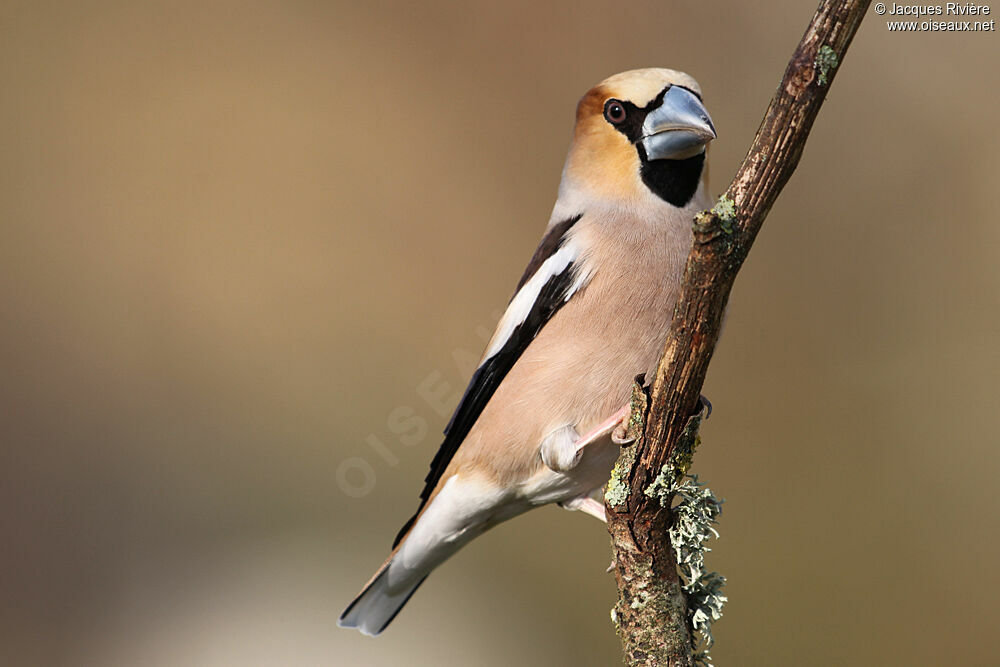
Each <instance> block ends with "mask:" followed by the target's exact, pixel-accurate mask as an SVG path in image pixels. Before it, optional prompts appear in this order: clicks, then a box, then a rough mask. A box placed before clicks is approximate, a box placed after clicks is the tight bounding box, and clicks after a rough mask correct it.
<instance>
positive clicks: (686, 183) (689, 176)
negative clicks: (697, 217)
mask: <svg viewBox="0 0 1000 667" xmlns="http://www.w3.org/2000/svg"><path fill="white" fill-rule="evenodd" d="M636 148H638V149H639V159H640V160H641V161H642V166H641V167H640V168H639V175H640V176H642V182H643V183H645V184H646V187H648V188H649V189H650V190H652V191H653V194H655V195H656V196H657V197H659V198H660V199H663V200H664V201H667V202H669V203H670V204H673V205H674V206H677V207H678V208H683V207H684V206H687V203H688V202H689V201H691V198H692V197H694V193H695V192H697V190H698V182H699V181H700V180H701V171H702V168H703V167H704V166H705V152H704V151H702V152H701V153H698V154H697V155H695V156H692V157H689V158H686V159H684V160H647V159H646V151H645V150H644V149H643V147H642V144H639V145H638V146H637V147H636Z"/></svg>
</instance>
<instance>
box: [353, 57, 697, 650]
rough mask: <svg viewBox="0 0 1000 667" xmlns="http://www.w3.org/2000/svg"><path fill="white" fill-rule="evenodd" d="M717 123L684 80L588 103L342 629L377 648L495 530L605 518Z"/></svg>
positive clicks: (591, 94) (613, 92)
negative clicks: (377, 638) (450, 563)
mask: <svg viewBox="0 0 1000 667" xmlns="http://www.w3.org/2000/svg"><path fill="white" fill-rule="evenodd" d="M715 138H716V132H715V126H714V125H713V123H712V119H711V117H710V116H709V114H708V111H707V110H706V108H705V105H704V103H703V101H702V93H701V88H700V87H699V85H698V83H697V82H696V81H695V80H694V78H692V77H691V76H689V75H688V74H685V73H683V72H680V71H676V70H671V69H664V68H647V69H637V70H631V71H627V72H622V73H620V74H616V75H614V76H611V77H609V78H607V79H605V80H604V81H602V82H601V83H599V84H598V85H596V86H595V87H593V88H591V89H590V90H589V91H588V92H587V93H586V94H585V95H584V96H583V97H582V98H581V99H580V101H579V103H578V104H577V108H576V122H575V127H574V130H573V136H572V141H571V144H570V148H569V152H568V154H567V157H566V161H565V164H564V167H563V171H562V179H561V181H560V184H559V190H558V195H557V198H556V203H555V206H554V207H553V210H552V215H551V217H550V218H549V222H548V225H547V226H546V229H545V233H544V235H543V237H542V240H541V242H540V244H539V245H538V248H537V250H536V251H535V253H534V255H533V256H532V257H531V260H530V261H529V262H528V266H527V268H526V269H525V271H524V273H523V275H522V276H521V279H520V281H519V282H518V284H517V287H516V290H515V292H514V295H513V297H512V298H511V300H510V302H509V304H508V305H507V308H506V311H505V312H504V313H503V315H502V316H501V318H500V321H499V323H498V324H497V327H496V330H495V332H494V334H493V336H492V338H491V339H490V340H489V342H488V344H487V345H486V350H485V352H484V353H483V356H482V359H481V361H480V363H479V365H478V367H477V368H476V369H475V371H474V372H473V375H472V378H471V380H470V382H469V385H468V387H467V389H466V391H465V393H464V395H463V397H462V399H461V400H460V401H459V404H458V407H457V408H456V410H455V413H454V415H453V416H452V418H451V420H450V421H449V423H448V425H447V427H446V428H445V431H444V434H445V437H444V440H443V443H442V444H441V447H440V449H439V450H438V452H437V454H436V455H435V456H434V459H433V461H432V462H431V466H430V472H429V473H428V474H427V477H426V479H425V480H424V482H425V484H424V488H423V491H422V492H421V494H420V504H419V507H418V509H417V511H416V513H415V514H414V515H413V516H412V517H411V518H410V520H409V521H407V522H406V524H405V525H404V526H403V527H402V529H401V530H400V531H399V533H398V535H397V536H396V539H395V541H394V542H393V545H392V551H391V553H390V555H389V557H388V558H387V559H386V561H385V562H384V563H383V565H382V566H381V567H380V568H379V569H378V571H377V572H376V573H375V575H374V576H373V577H372V578H371V579H370V580H369V581H368V583H367V584H366V585H365V586H364V588H363V589H362V591H361V592H360V593H359V594H358V595H357V597H355V598H354V600H353V601H352V602H351V603H350V605H349V606H348V607H347V608H346V609H345V610H344V612H343V614H342V615H341V616H340V618H339V621H338V625H340V626H341V627H346V628H356V629H358V630H360V631H361V632H362V633H364V634H366V635H378V634H380V633H381V632H382V631H383V630H385V628H386V627H387V626H388V625H389V623H391V622H392V620H393V619H394V618H395V617H396V615H397V614H398V613H399V611H400V610H401V609H402V607H403V605H405V604H406V603H407V602H408V601H409V599H410V597H411V596H412V595H413V594H414V592H415V591H416V590H417V588H418V587H419V586H420V585H421V584H422V583H423V582H424V580H425V579H426V578H427V576H428V574H430V572H431V571H432V570H433V569H434V568H436V567H437V566H438V565H440V564H441V563H442V562H444V561H445V560H446V559H448V558H449V557H450V556H452V555H453V554H454V553H456V552H457V551H458V550H459V549H461V548H462V547H463V546H464V545H466V544H468V543H469V542H470V541H471V540H473V539H474V538H476V537H477V536H479V535H481V534H482V533H483V532H485V531H486V530H489V529H490V528H492V527H494V526H496V525H498V524H500V523H502V522H504V521H507V520H508V519H511V518H514V517H516V516H518V515H520V514H522V513H524V512H526V511H528V510H530V509H533V508H536V507H540V506H542V505H547V504H551V503H557V504H558V505H560V506H561V507H564V508H566V509H570V510H578V511H583V512H585V513H587V514H590V515H593V516H595V517H597V518H598V519H602V520H605V514H604V505H603V502H601V501H600V500H598V498H599V497H600V495H599V494H600V492H601V490H602V488H603V487H604V485H605V484H606V482H607V481H608V478H609V476H610V471H611V468H612V466H613V465H614V463H615V461H616V460H617V457H618V454H619V451H620V447H621V445H622V444H623V443H624V442H625V439H624V435H623V431H622V427H621V425H622V422H623V420H626V419H627V418H628V414H629V399H630V396H631V390H632V384H633V381H634V380H633V378H635V377H636V376H637V375H639V374H641V373H647V374H651V373H652V372H653V371H654V370H655V367H656V364H657V362H658V360H659V356H660V353H661V352H662V349H663V346H664V344H665V341H666V337H667V334H668V331H669V326H670V319H671V314H672V312H673V308H674V305H675V303H676V301H677V297H678V293H679V291H680V285H681V280H682V277H683V272H684V266H685V263H686V260H687V256H688V253H689V251H690V248H691V244H692V240H693V233H692V220H693V218H694V216H695V214H696V213H698V212H699V211H701V210H704V209H706V208H708V207H709V198H708V195H707V188H708V184H707V179H708V169H707V164H706V159H707V152H708V151H707V149H708V145H709V143H710V142H711V141H712V140H714V139H715Z"/></svg>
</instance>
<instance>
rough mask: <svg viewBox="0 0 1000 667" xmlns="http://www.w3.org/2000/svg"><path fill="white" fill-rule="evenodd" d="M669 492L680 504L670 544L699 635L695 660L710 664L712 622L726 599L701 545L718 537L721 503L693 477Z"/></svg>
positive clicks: (722, 580)
mask: <svg viewBox="0 0 1000 667" xmlns="http://www.w3.org/2000/svg"><path fill="white" fill-rule="evenodd" d="M672 491H673V493H675V494H677V495H679V496H680V498H681V502H680V503H679V504H678V505H677V507H676V508H674V521H673V525H672V526H671V527H670V531H669V532H670V544H671V546H673V549H674V556H675V558H676V559H677V568H678V570H679V571H680V574H681V580H682V583H681V589H682V590H683V591H684V593H685V594H686V595H687V599H688V618H689V619H690V622H691V629H692V630H693V631H695V632H697V633H698V634H699V635H700V636H701V642H700V646H699V647H698V649H699V650H698V652H697V655H696V661H698V662H699V664H704V665H711V664H712V663H711V656H710V655H709V649H710V648H711V647H712V645H713V644H714V643H715V639H714V637H712V623H714V622H715V621H717V620H719V619H720V618H722V607H723V605H724V604H725V603H726V600H727V598H726V596H725V595H723V594H722V587H723V586H724V585H725V583H726V578H725V577H723V576H722V575H721V574H719V573H718V572H706V571H705V553H706V552H708V551H711V549H709V548H708V547H707V546H705V542H706V541H708V538H710V537H715V538H718V537H719V533H718V531H716V530H715V528H714V525H715V524H716V523H717V522H718V518H719V514H721V513H722V501H720V500H719V499H717V498H716V497H715V496H714V495H713V494H712V491H711V489H709V488H708V487H707V486H705V485H704V484H702V483H701V482H699V481H698V476H697V475H692V476H689V477H686V478H684V479H682V480H680V482H679V483H677V484H675V485H674V486H673V489H672Z"/></svg>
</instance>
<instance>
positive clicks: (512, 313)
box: [480, 236, 591, 365]
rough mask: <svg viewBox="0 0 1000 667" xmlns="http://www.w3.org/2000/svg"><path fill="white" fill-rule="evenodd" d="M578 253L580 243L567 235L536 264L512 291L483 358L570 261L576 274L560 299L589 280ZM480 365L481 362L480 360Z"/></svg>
mask: <svg viewBox="0 0 1000 667" xmlns="http://www.w3.org/2000/svg"><path fill="white" fill-rule="evenodd" d="M581 256H582V252H581V251H580V248H579V244H577V243H574V241H573V238H572V236H569V237H568V238H567V239H566V241H564V242H563V244H562V246H561V247H560V248H559V250H557V251H556V252H554V253H553V254H552V256H551V257H549V258H548V259H546V260H545V261H544V262H543V263H542V265H541V266H540V267H538V271H536V272H535V275H533V276H531V278H530V279H528V281H527V282H526V283H524V286H523V287H521V289H520V290H519V291H518V293H517V294H515V295H514V298H513V299H511V302H510V305H509V306H507V311H506V312H505V313H504V314H503V317H501V318H500V322H499V323H498V324H497V330H496V333H494V334H493V338H491V339H490V344H489V345H488V346H487V348H486V353H485V354H484V355H483V359H482V360H483V361H486V360H487V359H489V358H490V357H493V356H495V355H496V354H497V353H498V352H500V350H502V349H503V347H504V345H506V344H507V341H508V340H510V337H511V335H512V334H513V333H514V330H515V329H517V327H518V326H520V325H521V324H523V323H524V320H525V319H527V317H528V315H529V314H530V313H531V309H532V308H533V307H534V306H535V302H536V301H538V295H539V294H540V293H541V291H542V288H543V287H545V284H546V283H547V282H549V280H550V279H551V278H552V277H553V276H557V275H559V274H560V273H562V272H563V271H565V270H566V269H567V267H569V265H570V264H574V263H575V264H576V274H575V278H574V280H573V284H572V285H571V286H570V288H569V289H568V290H567V292H566V296H565V298H564V299H563V301H564V302H566V301H569V300H570V298H572V296H573V295H574V294H576V292H577V291H579V290H580V289H581V288H582V287H583V286H584V285H586V284H587V282H588V281H589V280H590V276H591V272H590V271H588V270H585V269H584V268H583V267H581V266H580V261H579V260H580V258H581ZM480 365H482V362H480Z"/></svg>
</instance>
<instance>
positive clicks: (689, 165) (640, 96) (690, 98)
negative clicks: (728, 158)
mask: <svg viewBox="0 0 1000 667" xmlns="http://www.w3.org/2000/svg"><path fill="white" fill-rule="evenodd" d="M712 139H715V127H714V126H713V125H712V119H711V118H710V117H709V115H708V111H706V110H705V106H704V105H703V104H702V101H701V89H700V88H699V86H698V82H697V81H695V80H694V79H693V78H691V77H690V76H688V75H687V74H684V73H683V72H677V71H674V70H670V69H639V70H632V71H629V72H622V73H621V74H616V75H614V76H612V77H610V78H608V79H605V80H604V81H602V82H601V83H599V84H598V85H597V86H595V87H594V88H592V89H590V91H589V92H587V94H586V95H584V96H583V99H581V100H580V104H579V105H578V106H577V109H576V129H575V131H574V134H573V143H572V146H571V147H570V152H569V156H568V157H567V159H566V167H565V169H564V171H563V186H564V187H569V188H571V189H573V190H578V191H583V192H586V193H587V194H588V195H590V196H596V197H600V198H602V199H608V200H616V201H622V200H624V201H636V200H641V199H644V198H647V197H648V196H649V193H650V192H651V193H652V194H653V195H655V196H656V197H658V198H659V199H662V200H664V201H667V202H669V203H670V204H672V205H674V206H678V207H683V206H685V205H687V203H688V202H689V201H691V198H692V197H693V196H694V194H695V192H696V191H697V189H698V184H699V182H700V181H701V177H702V172H703V169H704V164H705V147H706V146H707V145H708V143H709V142H710V141H712Z"/></svg>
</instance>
